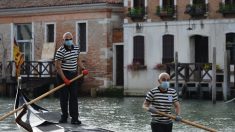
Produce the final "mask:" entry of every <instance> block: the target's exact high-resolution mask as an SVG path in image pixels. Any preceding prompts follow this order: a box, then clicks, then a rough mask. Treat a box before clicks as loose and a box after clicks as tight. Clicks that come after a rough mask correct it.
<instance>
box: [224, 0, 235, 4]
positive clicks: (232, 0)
mask: <svg viewBox="0 0 235 132" xmlns="http://www.w3.org/2000/svg"><path fill="white" fill-rule="evenodd" d="M224 3H225V4H235V0H225V1H224Z"/></svg>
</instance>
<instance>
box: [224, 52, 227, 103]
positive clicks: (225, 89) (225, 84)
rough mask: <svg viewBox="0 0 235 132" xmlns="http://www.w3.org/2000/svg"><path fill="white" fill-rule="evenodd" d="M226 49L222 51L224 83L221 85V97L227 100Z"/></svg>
mask: <svg viewBox="0 0 235 132" xmlns="http://www.w3.org/2000/svg"><path fill="white" fill-rule="evenodd" d="M227 59H228V58H227V50H225V52H224V85H223V98H224V101H227V96H228V95H227V94H228V60H227Z"/></svg>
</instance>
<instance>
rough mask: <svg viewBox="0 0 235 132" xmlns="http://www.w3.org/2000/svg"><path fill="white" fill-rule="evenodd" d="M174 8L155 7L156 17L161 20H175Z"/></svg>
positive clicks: (171, 6) (170, 6)
mask: <svg viewBox="0 0 235 132" xmlns="http://www.w3.org/2000/svg"><path fill="white" fill-rule="evenodd" d="M175 13H176V6H173V5H168V6H162V7H161V6H157V9H156V15H158V16H160V17H161V18H175Z"/></svg>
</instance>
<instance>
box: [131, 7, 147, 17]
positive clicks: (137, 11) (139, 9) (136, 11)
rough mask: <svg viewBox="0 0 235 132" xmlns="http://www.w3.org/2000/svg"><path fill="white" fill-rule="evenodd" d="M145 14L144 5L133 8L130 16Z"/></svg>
mask: <svg viewBox="0 0 235 132" xmlns="http://www.w3.org/2000/svg"><path fill="white" fill-rule="evenodd" d="M143 15H144V9H143V8H142V7H136V8H131V9H130V10H129V16H132V17H138V16H143Z"/></svg>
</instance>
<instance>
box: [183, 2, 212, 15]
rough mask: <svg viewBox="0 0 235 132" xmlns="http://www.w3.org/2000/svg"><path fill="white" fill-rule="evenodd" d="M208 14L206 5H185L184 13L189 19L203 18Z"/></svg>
mask: <svg viewBox="0 0 235 132" xmlns="http://www.w3.org/2000/svg"><path fill="white" fill-rule="evenodd" d="M207 12H208V4H193V5H187V6H186V10H185V13H186V14H189V15H190V16H191V17H204V16H206V15H207Z"/></svg>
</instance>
